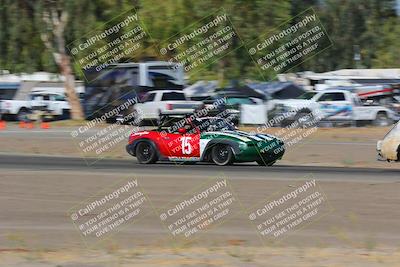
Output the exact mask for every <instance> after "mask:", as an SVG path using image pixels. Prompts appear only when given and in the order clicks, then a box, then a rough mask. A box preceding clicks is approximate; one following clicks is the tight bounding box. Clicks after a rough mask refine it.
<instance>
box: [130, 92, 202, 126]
mask: <svg viewBox="0 0 400 267" xmlns="http://www.w3.org/2000/svg"><path fill="white" fill-rule="evenodd" d="M201 106H203V103H202V102H200V101H190V100H188V99H187V98H186V96H185V94H184V93H183V92H182V91H179V90H157V91H150V92H148V93H147V94H145V96H144V97H143V99H142V101H140V103H137V104H135V105H134V107H133V108H134V112H135V113H136V114H137V116H140V118H141V119H142V120H143V121H148V120H158V119H160V114H161V113H163V114H165V113H168V112H169V111H170V112H175V111H177V110H179V111H181V112H184V113H190V112H194V111H195V110H196V109H198V108H200V107H201Z"/></svg>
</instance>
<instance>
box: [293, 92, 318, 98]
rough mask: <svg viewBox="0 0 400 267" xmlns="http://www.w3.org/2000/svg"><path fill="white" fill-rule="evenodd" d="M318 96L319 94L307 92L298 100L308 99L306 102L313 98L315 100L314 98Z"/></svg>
mask: <svg viewBox="0 0 400 267" xmlns="http://www.w3.org/2000/svg"><path fill="white" fill-rule="evenodd" d="M316 94H317V92H307V93H304V94H302V95H301V96H298V97H296V99H306V100H310V99H311V98H313V96H315V95H316Z"/></svg>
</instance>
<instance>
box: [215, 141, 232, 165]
mask: <svg viewBox="0 0 400 267" xmlns="http://www.w3.org/2000/svg"><path fill="white" fill-rule="evenodd" d="M211 159H212V161H213V162H214V163H215V164H217V165H219V166H225V165H229V164H231V163H232V162H233V151H232V148H231V147H230V146H229V145H222V144H221V145H216V146H214V147H213V148H212V150H211Z"/></svg>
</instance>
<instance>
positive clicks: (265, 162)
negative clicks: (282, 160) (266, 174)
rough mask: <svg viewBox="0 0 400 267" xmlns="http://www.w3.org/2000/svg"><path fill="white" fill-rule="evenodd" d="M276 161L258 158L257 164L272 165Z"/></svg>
mask: <svg viewBox="0 0 400 267" xmlns="http://www.w3.org/2000/svg"><path fill="white" fill-rule="evenodd" d="M275 162H276V161H271V162H267V161H264V160H262V159H259V160H257V164H258V165H260V166H272V165H274V164H275Z"/></svg>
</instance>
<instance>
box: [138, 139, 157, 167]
mask: <svg viewBox="0 0 400 267" xmlns="http://www.w3.org/2000/svg"><path fill="white" fill-rule="evenodd" d="M136 158H137V160H138V161H139V163H141V164H151V163H155V162H156V161H157V153H156V150H155V148H154V146H153V145H152V144H150V143H149V142H140V143H139V144H137V146H136Z"/></svg>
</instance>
